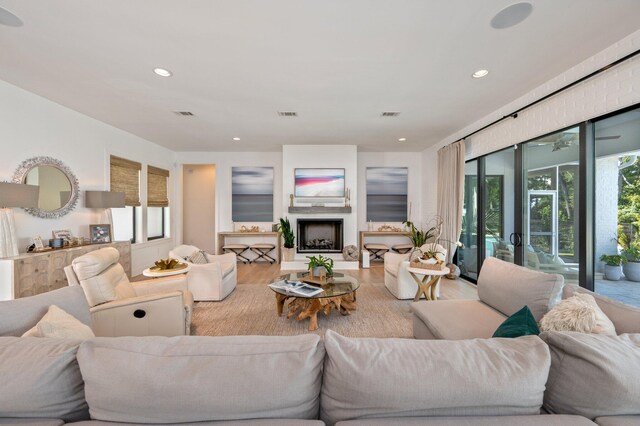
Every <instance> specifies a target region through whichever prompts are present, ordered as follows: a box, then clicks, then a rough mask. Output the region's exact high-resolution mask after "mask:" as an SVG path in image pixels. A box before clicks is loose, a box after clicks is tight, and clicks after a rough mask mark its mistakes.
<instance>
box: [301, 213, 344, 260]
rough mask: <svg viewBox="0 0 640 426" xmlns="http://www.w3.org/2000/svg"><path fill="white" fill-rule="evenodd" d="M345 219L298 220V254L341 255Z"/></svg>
mask: <svg viewBox="0 0 640 426" xmlns="http://www.w3.org/2000/svg"><path fill="white" fill-rule="evenodd" d="M342 232H343V219H298V253H341V252H342V248H343V247H342Z"/></svg>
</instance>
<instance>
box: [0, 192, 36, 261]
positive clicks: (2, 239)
mask: <svg viewBox="0 0 640 426" xmlns="http://www.w3.org/2000/svg"><path fill="white" fill-rule="evenodd" d="M39 195H40V187H38V186H35V185H25V184H22V183H8V182H0V258H1V257H11V256H17V255H18V253H19V250H18V237H17V236H16V226H15V222H14V220H13V210H11V209H12V208H15V207H24V208H36V207H38V196H39Z"/></svg>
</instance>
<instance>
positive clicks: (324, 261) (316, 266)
mask: <svg viewBox="0 0 640 426" xmlns="http://www.w3.org/2000/svg"><path fill="white" fill-rule="evenodd" d="M307 259H309V263H308V265H307V267H308V268H309V272H310V273H311V275H312V276H314V277H321V276H326V277H332V276H333V259H331V258H329V257H324V256H322V255H321V254H319V255H317V256H307Z"/></svg>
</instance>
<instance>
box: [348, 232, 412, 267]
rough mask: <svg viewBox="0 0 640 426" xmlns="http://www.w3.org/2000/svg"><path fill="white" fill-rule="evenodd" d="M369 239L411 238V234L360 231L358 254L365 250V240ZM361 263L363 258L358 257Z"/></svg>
mask: <svg viewBox="0 0 640 426" xmlns="http://www.w3.org/2000/svg"><path fill="white" fill-rule="evenodd" d="M367 237H407V238H410V237H411V232H408V231H360V239H359V243H358V244H359V245H358V253H359V254H361V253H362V250H364V240H365V238H367ZM358 257H359V259H360V262H362V256H358Z"/></svg>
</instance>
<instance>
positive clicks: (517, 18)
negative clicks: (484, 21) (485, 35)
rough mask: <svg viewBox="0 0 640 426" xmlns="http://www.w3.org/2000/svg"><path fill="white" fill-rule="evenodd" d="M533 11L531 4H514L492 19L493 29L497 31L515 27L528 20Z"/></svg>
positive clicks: (524, 2)
mask: <svg viewBox="0 0 640 426" xmlns="http://www.w3.org/2000/svg"><path fill="white" fill-rule="evenodd" d="M532 11H533V5H532V4H531V3H529V2H526V1H523V2H520V3H515V4H512V5H510V6H507V7H505V8H504V9H502V10H501V11H500V12H498V13H497V14H496V16H494V17H493V19H491V27H492V28H495V29H496V30H504V29H505V28H510V27H513V26H514V25H518V24H519V23H520V22H522V21H524V20H525V19H527V18H528V17H529V15H531V12H532Z"/></svg>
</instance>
